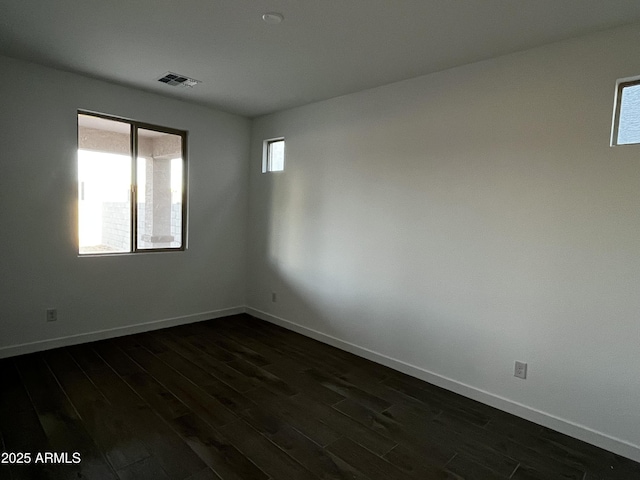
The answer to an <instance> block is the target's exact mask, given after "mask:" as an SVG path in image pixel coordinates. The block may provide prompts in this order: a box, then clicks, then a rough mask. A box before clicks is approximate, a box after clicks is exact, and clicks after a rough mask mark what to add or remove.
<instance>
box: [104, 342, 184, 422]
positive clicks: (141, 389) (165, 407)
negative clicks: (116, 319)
mask: <svg viewBox="0 0 640 480" xmlns="http://www.w3.org/2000/svg"><path fill="white" fill-rule="evenodd" d="M95 348H96V351H97V352H98V353H99V354H100V356H101V357H102V358H103V359H104V360H105V362H106V363H108V364H109V365H110V366H111V367H112V368H113V369H114V371H115V372H117V373H118V374H119V375H120V376H121V378H122V379H123V380H124V381H125V382H126V383H127V384H128V385H129V386H130V387H131V388H132V389H133V390H135V391H136V393H137V394H138V395H139V396H140V397H142V398H143V399H144V401H145V402H147V404H148V405H150V406H151V408H152V409H153V410H154V411H156V412H158V414H159V415H160V416H161V417H162V418H167V419H172V418H178V417H181V416H183V415H186V414H187V413H189V412H190V410H189V407H187V406H186V405H185V404H184V403H183V402H182V401H180V399H178V397H176V396H175V395H173V394H172V393H171V392H170V391H169V390H167V389H166V388H165V387H164V386H163V385H162V384H160V383H159V382H158V381H157V380H156V379H155V378H153V376H151V375H150V374H149V373H147V371H146V370H144V369H143V368H142V367H141V366H140V365H138V364H137V363H135V362H134V361H133V360H132V359H131V358H129V356H128V355H126V354H125V353H124V351H122V350H120V348H118V347H116V346H115V345H109V344H101V345H99V346H95Z"/></svg>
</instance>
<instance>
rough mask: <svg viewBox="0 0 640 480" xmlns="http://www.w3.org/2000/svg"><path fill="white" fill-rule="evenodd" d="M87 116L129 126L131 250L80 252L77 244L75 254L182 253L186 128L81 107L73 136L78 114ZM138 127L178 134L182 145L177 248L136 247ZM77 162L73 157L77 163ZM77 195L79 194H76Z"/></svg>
mask: <svg viewBox="0 0 640 480" xmlns="http://www.w3.org/2000/svg"><path fill="white" fill-rule="evenodd" d="M80 115H87V116H91V117H96V118H102V119H105V120H111V121H114V122H120V123H125V124H128V125H129V132H130V142H131V143H130V152H131V185H130V189H129V192H130V205H129V206H130V208H131V212H130V213H131V233H130V235H131V238H130V242H131V243H130V250H129V251H128V252H89V253H80V245H79V244H78V256H80V257H91V256H109V255H131V254H138V253H157V252H184V251H185V250H186V249H187V236H188V233H187V232H188V228H187V199H188V197H189V195H188V181H187V179H188V177H189V175H188V165H189V162H188V149H187V144H188V142H187V139H188V133H189V132H188V131H187V130H180V129H177V128H172V127H164V126H161V125H155V124H152V123H146V122H140V121H137V120H131V119H129V118H124V117H119V116H116V115H110V114H105V113H99V112H94V111H91V110H82V109H78V111H77V113H76V126H77V129H78V132H77V133H76V138H77V137H78V133H79V128H80V125H79V120H78V119H79V116H80ZM139 129H143V130H153V131H156V132H161V133H167V134H171V135H177V136H179V137H180V138H181V144H182V209H181V210H182V211H181V225H180V228H181V237H180V246H179V247H162V248H138V184H137V177H138V172H137V170H138V169H137V164H138V162H137V159H138V133H137V131H138V130H139ZM76 143H77V146H76V152H77V151H78V150H79V149H80V145H79V142H78V140H76ZM77 164H78V161H77V159H76V165H77ZM77 188H78V194H79V193H80V191H79V189H80V185H79V184H78V186H77ZM76 198H78V197H76ZM77 226H78V228H79V227H80V224H79V218H78V225H77Z"/></svg>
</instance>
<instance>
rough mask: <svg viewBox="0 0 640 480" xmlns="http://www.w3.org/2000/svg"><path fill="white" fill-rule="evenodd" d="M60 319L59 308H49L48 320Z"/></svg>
mask: <svg viewBox="0 0 640 480" xmlns="http://www.w3.org/2000/svg"><path fill="white" fill-rule="evenodd" d="M57 320H58V310H57V309H55V308H47V322H55V321H57Z"/></svg>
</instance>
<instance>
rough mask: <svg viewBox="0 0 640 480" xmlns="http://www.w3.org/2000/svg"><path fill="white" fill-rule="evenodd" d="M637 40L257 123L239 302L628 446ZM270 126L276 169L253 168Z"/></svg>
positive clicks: (634, 364) (633, 352) (638, 185)
mask: <svg viewBox="0 0 640 480" xmlns="http://www.w3.org/2000/svg"><path fill="white" fill-rule="evenodd" d="M639 40H640V30H639V29H638V26H634V27H628V28H621V29H617V30H612V31H608V32H602V33H599V34H597V35H592V36H589V37H584V38H581V39H576V40H572V41H566V42H563V43H559V44H555V45H549V46H545V47H543V48H538V49H535V50H531V51H527V52H523V53H519V54H514V55H509V56H506V57H501V58H498V59H494V60H490V61H485V62H481V63H477V64H473V65H468V66H465V67H461V68H456V69H453V70H449V71H445V72H441V73H438V74H433V75H428V76H425V77H421V78H417V79H413V80H409V81H405V82H400V83H396V84H392V85H388V86H384V87H381V88H376V89H373V90H368V91H364V92H360V93H357V94H352V95H347V96H344V97H340V98H336V99H332V100H329V101H325V102H320V103H316V104H312V105H308V106H305V107H301V108H296V109H293V110H289V111H285V112H281V113H277V114H274V115H270V116H266V117H262V118H260V119H257V120H256V121H255V122H254V125H253V139H252V151H251V167H250V180H251V183H250V215H249V238H250V239H251V244H250V246H249V272H250V275H249V277H248V279H249V284H248V305H249V306H250V307H252V309H253V310H251V311H253V312H254V313H256V314H258V315H260V316H262V317H263V318H266V319H270V320H272V321H275V322H279V323H282V324H287V325H288V326H289V327H291V328H295V329H298V330H299V331H305V332H306V333H310V334H311V335H315V336H316V337H318V338H323V339H325V340H328V341H330V342H332V343H334V344H338V345H341V346H343V347H345V348H349V349H351V350H354V351H357V352H359V353H361V354H364V355H366V356H369V357H370V358H375V359H377V360H378V361H381V362H384V363H387V364H389V365H393V366H395V367H396V368H400V369H403V370H405V371H407V372H411V373H413V374H414V375H418V376H421V377H422V378H426V379H428V380H430V381H433V382H435V383H438V384H440V385H444V386H446V387H448V388H451V389H454V390H456V391H459V392H462V393H464V394H466V395H469V396H472V397H474V398H478V399H480V400H482V401H485V402H488V403H491V404H493V405H496V406H499V407H500V408H504V409H507V410H509V411H512V412H514V413H517V414H519V415H522V416H525V417H527V418H530V419H533V420H535V421H538V422H542V423H544V424H546V425H549V426H553V427H554V428H558V429H560V430H562V431H565V432H567V433H571V434H573V435H576V436H579V437H580V438H583V439H586V440H588V441H591V442H594V443H597V444H599V445H601V446H604V447H606V448H609V449H614V450H616V451H618V452H619V453H622V454H625V455H628V456H631V457H633V458H636V459H640V450H638V446H639V445H640V409H639V408H638V399H640V382H638V375H639V370H638V368H639V366H640V341H639V340H640V315H639V314H640V147H634V146H630V147H616V148H610V147H609V136H610V123H611V116H612V110H613V96H614V89H615V82H616V79H618V78H621V77H627V76H632V75H638V74H640V57H638V55H637V51H636V49H635V48H633V46H634V45H637V44H638V41H639ZM372 61H373V60H372ZM276 136H284V137H285V138H286V149H287V150H286V152H287V157H286V171H285V172H284V173H282V174H270V175H268V174H261V173H260V164H261V152H262V146H261V143H262V140H263V139H265V138H272V137H276ZM272 291H273V292H276V293H277V295H278V297H277V302H276V303H273V302H272V301H271V292H272ZM287 322H291V323H287ZM515 360H520V361H524V362H528V363H529V378H528V379H527V380H526V381H523V380H520V379H516V378H514V377H513V368H514V361H515Z"/></svg>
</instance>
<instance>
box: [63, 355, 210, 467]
mask: <svg viewBox="0 0 640 480" xmlns="http://www.w3.org/2000/svg"><path fill="white" fill-rule="evenodd" d="M75 352H76V351H75V350H72V353H75ZM85 353H86V352H85ZM123 355H124V353H123ZM74 358H75V357H74ZM87 358H91V366H92V367H93V368H91V369H89V370H88V371H85V374H86V375H87V376H88V377H89V378H90V380H91V381H92V382H93V384H94V385H95V386H96V387H97V388H98V389H99V390H100V392H101V393H102V394H103V395H104V396H105V397H106V398H107V399H108V400H109V402H110V403H111V404H112V405H113V406H114V408H115V409H116V410H117V411H118V413H119V414H121V415H122V416H123V418H126V419H127V420H128V422H129V423H130V425H131V427H132V428H133V429H134V431H135V432H136V434H137V435H138V436H139V437H140V438H141V442H142V443H143V444H144V446H145V448H146V449H147V450H148V451H149V453H150V454H151V455H152V456H153V459H152V460H149V461H147V462H146V463H145V462H139V465H150V466H153V465H157V466H158V468H160V469H161V470H162V472H164V473H165V474H166V475H167V476H168V477H169V478H184V477H187V476H189V475H192V474H195V473H197V472H199V471H200V470H202V469H203V468H205V467H206V465H205V464H204V463H203V462H202V461H201V460H200V458H199V457H198V456H197V455H196V454H195V453H194V452H193V450H191V449H190V448H189V447H188V445H187V444H186V443H185V442H184V441H183V440H182V439H181V438H180V437H179V436H178V434H177V433H175V432H174V431H173V430H172V429H171V428H170V427H169V425H167V424H166V423H165V422H164V421H162V419H161V418H160V417H159V416H158V415H157V414H156V413H154V412H153V411H152V409H151V408H150V407H149V405H148V404H147V403H146V402H144V400H143V399H142V397H140V396H139V395H137V394H136V393H135V391H134V390H132V389H131V387H130V386H129V385H127V384H126V383H125V381H124V380H123V379H122V378H121V377H120V376H118V375H117V374H116V373H115V372H114V371H113V370H111V369H110V368H109V367H108V365H107V364H106V363H104V361H103V360H102V359H101V358H100V357H98V356H97V355H96V356H95V357H90V356H88V355H86V354H85V355H83V356H81V357H78V358H76V360H77V362H78V364H79V365H80V367H81V368H83V361H84V360H86V359H87ZM140 468H141V467H140V466H138V467H135V468H134V469H133V470H131V469H129V468H126V469H124V470H126V471H127V472H129V471H133V472H138V471H140ZM149 469H151V467H149Z"/></svg>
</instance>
